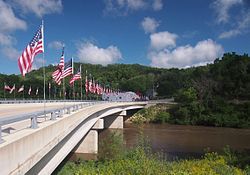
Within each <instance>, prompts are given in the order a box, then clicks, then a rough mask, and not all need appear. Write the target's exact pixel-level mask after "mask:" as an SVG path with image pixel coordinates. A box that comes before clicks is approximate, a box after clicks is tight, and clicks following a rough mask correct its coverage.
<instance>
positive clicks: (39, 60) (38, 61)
mask: <svg viewBox="0 0 250 175" xmlns="http://www.w3.org/2000/svg"><path fill="white" fill-rule="evenodd" d="M43 64H45V65H46V60H44V59H43V58H39V57H37V58H35V59H34V62H33V64H32V70H37V69H39V68H41V67H43Z"/></svg>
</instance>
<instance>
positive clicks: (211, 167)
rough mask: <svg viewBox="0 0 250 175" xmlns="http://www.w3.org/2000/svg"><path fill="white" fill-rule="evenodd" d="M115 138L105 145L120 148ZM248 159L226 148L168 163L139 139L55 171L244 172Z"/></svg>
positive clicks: (106, 174)
mask: <svg viewBox="0 0 250 175" xmlns="http://www.w3.org/2000/svg"><path fill="white" fill-rule="evenodd" d="M117 139H119V136H115V135H112V136H110V137H109V138H108V140H109V145H106V146H108V147H109V146H111V147H119V145H120V142H117ZM112 140H113V141H112ZM108 152H109V151H108ZM242 155H243V154H242ZM249 161H250V157H247V156H246V155H245V156H242V157H239V156H238V155H237V154H235V153H232V152H231V151H230V149H228V148H227V149H226V151H225V154H224V155H219V154H217V153H214V152H212V153H207V154H205V156H204V157H202V158H201V159H186V160H176V161H173V162H170V161H166V159H164V156H163V155H162V154H159V153H152V151H151V149H150V147H149V146H148V144H146V143H145V140H143V139H141V141H140V142H139V144H138V145H137V146H136V147H134V148H132V149H129V150H125V149H123V151H121V150H120V152H119V156H114V157H110V154H106V155H102V159H101V160H99V161H81V160H79V161H76V162H68V163H66V164H65V166H64V167H63V168H62V169H61V170H59V172H57V174H59V175H70V174H76V175H85V174H88V175H96V174H100V175H113V174H114V175H115V174H131V175H132V174H133V175H141V174H145V175H148V174H154V175H207V174H209V175H218V174H220V175H247V174H249V173H250V167H249V163H250V162H249Z"/></svg>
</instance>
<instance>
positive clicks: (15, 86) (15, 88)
mask: <svg viewBox="0 0 250 175" xmlns="http://www.w3.org/2000/svg"><path fill="white" fill-rule="evenodd" d="M14 87H15V89H14V90H13V91H14V100H16V91H15V90H16V84H14ZM12 88H13V87H12Z"/></svg>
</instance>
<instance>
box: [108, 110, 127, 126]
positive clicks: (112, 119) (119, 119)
mask: <svg viewBox="0 0 250 175" xmlns="http://www.w3.org/2000/svg"><path fill="white" fill-rule="evenodd" d="M126 115H127V111H122V112H121V113H119V114H118V115H117V114H116V115H111V116H108V117H105V119H104V128H111V129H122V128H123V117H124V116H126Z"/></svg>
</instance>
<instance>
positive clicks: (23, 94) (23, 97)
mask: <svg viewBox="0 0 250 175" xmlns="http://www.w3.org/2000/svg"><path fill="white" fill-rule="evenodd" d="M23 100H24V85H23Z"/></svg>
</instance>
